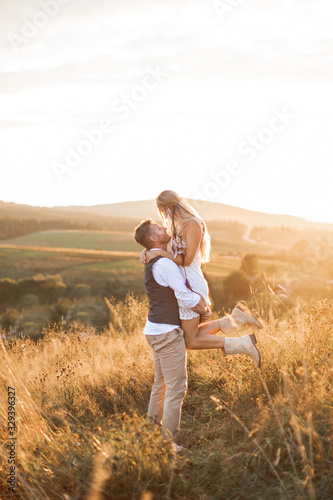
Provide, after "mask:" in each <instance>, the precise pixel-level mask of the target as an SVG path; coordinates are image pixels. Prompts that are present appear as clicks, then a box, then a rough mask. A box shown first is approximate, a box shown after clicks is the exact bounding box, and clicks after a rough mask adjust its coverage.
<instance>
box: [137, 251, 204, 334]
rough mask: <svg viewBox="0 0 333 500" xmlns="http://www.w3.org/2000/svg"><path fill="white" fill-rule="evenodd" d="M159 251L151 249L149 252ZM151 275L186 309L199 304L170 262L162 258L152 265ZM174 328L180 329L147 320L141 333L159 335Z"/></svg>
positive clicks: (175, 265) (196, 296) (197, 298)
mask: <svg viewBox="0 0 333 500" xmlns="http://www.w3.org/2000/svg"><path fill="white" fill-rule="evenodd" d="M154 250H160V249H159V248H152V250H151V251H154ZM152 273H153V277H154V279H155V281H156V282H157V283H158V284H159V285H161V286H164V287H168V286H169V287H170V288H172V290H173V291H174V293H175V297H176V299H178V300H181V301H182V302H184V304H186V306H187V307H189V308H192V307H195V306H196V305H197V304H198V303H199V302H200V299H201V297H200V295H198V294H197V293H194V292H192V291H191V290H190V289H189V288H187V286H186V284H185V282H184V277H183V276H182V273H181V272H180V269H179V267H178V266H177V264H176V263H175V262H173V261H172V260H170V259H168V258H166V257H162V258H161V259H159V260H157V261H156V262H154V264H153V265H152ZM175 328H180V325H168V324H164V323H152V322H151V321H149V319H148V318H147V321H146V325H145V328H144V330H143V333H144V334H145V335H161V334H162V333H167V332H171V331H172V330H174V329H175Z"/></svg>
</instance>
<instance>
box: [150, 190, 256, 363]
mask: <svg viewBox="0 0 333 500" xmlns="http://www.w3.org/2000/svg"><path fill="white" fill-rule="evenodd" d="M156 204H157V208H158V211H159V213H160V215H161V217H162V220H163V225H164V226H165V227H167V228H168V230H169V231H170V233H171V235H172V237H171V240H170V245H169V250H170V251H169V252H166V251H164V250H155V251H154V252H150V251H148V250H145V251H144V252H143V253H142V259H141V260H142V261H143V262H145V263H148V262H149V261H150V260H151V259H153V258H155V257H157V256H162V257H167V258H169V259H171V260H173V261H174V262H175V263H176V264H178V265H179V267H180V269H181V271H182V273H183V275H184V279H185V280H186V283H187V286H188V287H189V288H190V289H191V290H192V291H194V292H196V293H198V294H199V295H200V296H201V298H202V299H203V301H204V302H205V304H206V305H207V306H208V309H207V310H208V313H210V309H209V306H210V305H211V302H210V299H209V289H208V284H207V281H206V280H205V278H204V275H203V273H202V270H201V264H203V263H205V262H209V260H210V249H211V245H210V237H209V233H208V230H207V227H206V224H205V222H204V221H203V219H202V218H201V217H200V215H199V214H198V213H197V211H196V210H195V209H194V208H193V207H192V206H191V205H189V204H188V203H186V202H185V201H184V200H183V199H182V198H181V197H180V196H179V195H178V194H177V193H175V192H174V191H169V190H168V191H163V192H162V193H161V194H160V195H159V196H158V197H157V199H156ZM178 303H179V315H180V319H181V327H182V329H183V331H184V337H185V343H186V347H187V349H214V348H222V349H224V350H225V352H226V354H233V353H234V354H236V352H231V351H235V349H236V350H237V351H238V352H237V353H240V352H244V353H245V351H244V350H243V351H240V350H239V349H242V347H241V344H242V343H244V342H245V344H248V343H249V339H250V342H252V346H250V348H251V347H252V349H253V344H254V343H255V342H256V340H255V336H254V335H253V336H249V335H247V336H245V337H249V338H247V339H245V337H241V338H238V339H235V338H224V337H220V336H214V335H213V334H215V333H218V332H220V331H222V332H223V333H230V332H232V331H234V330H235V329H236V328H238V327H240V326H242V325H244V324H252V325H255V326H256V327H257V328H262V325H261V323H260V322H259V321H258V320H257V318H255V316H254V315H253V314H252V313H251V311H250V310H249V309H248V307H247V306H246V303H245V302H239V303H238V304H237V306H236V307H235V308H234V309H233V311H232V313H231V315H227V316H224V317H223V318H221V319H218V320H216V321H211V322H209V323H202V324H200V316H199V314H197V313H195V312H193V311H192V310H191V309H189V308H188V307H186V306H185V304H183V303H182V302H181V301H178ZM241 339H243V340H241ZM236 343H237V346H236ZM258 352H259V351H258ZM246 354H248V352H246ZM259 366H260V355H259Z"/></svg>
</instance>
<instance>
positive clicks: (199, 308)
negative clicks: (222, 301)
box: [191, 299, 212, 317]
mask: <svg viewBox="0 0 333 500" xmlns="http://www.w3.org/2000/svg"><path fill="white" fill-rule="evenodd" d="M207 307H208V306H206V304H205V303H204V301H203V300H202V299H200V301H199V302H198V304H197V305H196V306H194V307H191V309H192V311H194V312H195V313H197V314H200V316H205V315H207V314H208V313H207ZM208 309H209V307H208ZM209 310H210V309H209ZM210 314H212V313H210ZM209 316H210V315H209ZM209 316H208V317H209Z"/></svg>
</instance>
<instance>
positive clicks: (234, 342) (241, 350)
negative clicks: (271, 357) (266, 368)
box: [224, 333, 261, 368]
mask: <svg viewBox="0 0 333 500" xmlns="http://www.w3.org/2000/svg"><path fill="white" fill-rule="evenodd" d="M224 342H225V343H224V350H225V353H226V354H227V355H228V354H247V355H248V356H250V357H251V358H252V360H253V362H254V364H255V366H256V367H257V368H260V366H261V356H260V352H259V349H258V348H257V347H256V346H255V344H256V343H257V339H256V336H255V335H254V334H253V333H252V334H251V335H244V336H243V337H237V338H232V337H226V338H225V339H224Z"/></svg>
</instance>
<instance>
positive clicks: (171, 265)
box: [153, 257, 178, 271]
mask: <svg viewBox="0 0 333 500" xmlns="http://www.w3.org/2000/svg"><path fill="white" fill-rule="evenodd" d="M153 265H154V267H155V268H156V267H158V268H159V269H164V270H166V271H168V270H172V271H174V270H175V269H176V270H178V266H177V264H176V263H175V262H173V260H171V259H168V258H167V257H161V258H160V259H158V260H157V261H156V262H154V264H153Z"/></svg>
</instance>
